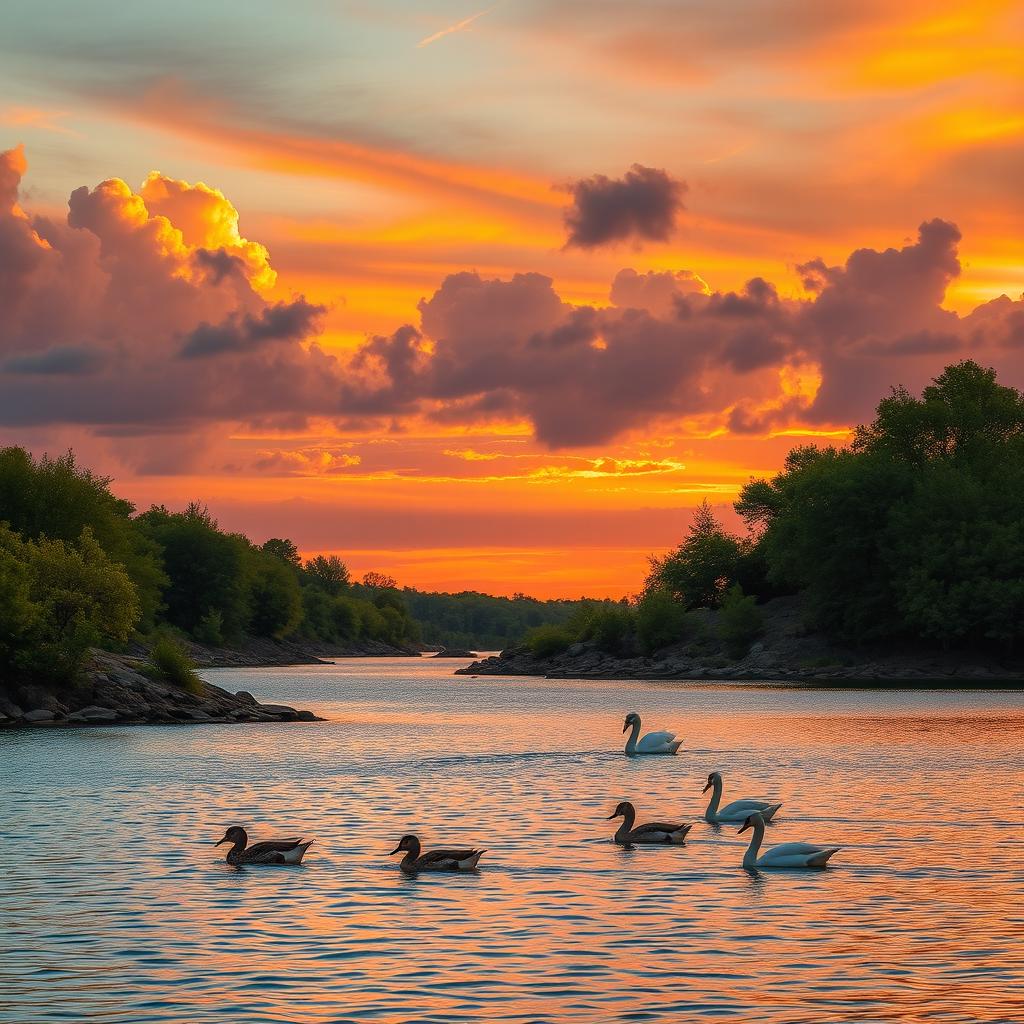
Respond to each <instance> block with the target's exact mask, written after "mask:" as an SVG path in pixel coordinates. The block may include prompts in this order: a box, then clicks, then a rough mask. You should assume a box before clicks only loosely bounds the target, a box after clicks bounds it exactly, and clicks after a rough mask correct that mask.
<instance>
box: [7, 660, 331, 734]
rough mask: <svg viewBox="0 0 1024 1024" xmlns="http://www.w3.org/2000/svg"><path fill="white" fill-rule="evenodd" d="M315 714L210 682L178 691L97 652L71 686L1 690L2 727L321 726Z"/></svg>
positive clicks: (130, 663) (138, 665)
mask: <svg viewBox="0 0 1024 1024" xmlns="http://www.w3.org/2000/svg"><path fill="white" fill-rule="evenodd" d="M318 721H321V719H319V718H318V717H317V716H316V715H314V714H313V713H312V712H311V711H303V710H299V709H296V708H293V707H289V706H286V705H283V704H260V703H258V702H257V700H256V699H255V698H254V697H253V696H252V695H251V694H249V693H246V692H245V691H239V692H238V693H231V692H230V691H228V690H224V689H222V688H221V687H219V686H214V685H213V684H212V683H208V682H206V681H205V680H201V679H197V680H196V682H195V683H194V684H193V685H191V686H189V687H184V686H178V685H175V684H174V683H171V682H168V681H166V680H163V679H159V678H155V677H154V676H153V674H152V673H151V670H150V669H148V666H147V664H146V661H145V660H144V659H142V658H138V657H133V656H131V655H127V654H111V653H110V652H108V651H93V652H91V654H90V657H89V661H88V663H87V664H86V666H85V668H84V671H83V672H82V673H81V676H80V677H79V679H78V680H77V681H76V682H75V683H73V684H70V685H66V686H44V685H41V684H32V683H27V684H22V685H10V684H5V685H3V686H0V727H7V728H18V727H22V728H24V727H41V728H54V727H60V726H91V725H199V724H207V725H211V724H233V723H243V722H318Z"/></svg>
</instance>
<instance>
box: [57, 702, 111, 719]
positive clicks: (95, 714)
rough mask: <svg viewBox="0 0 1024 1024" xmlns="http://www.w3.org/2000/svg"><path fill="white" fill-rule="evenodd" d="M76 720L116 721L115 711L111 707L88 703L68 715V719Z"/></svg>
mask: <svg viewBox="0 0 1024 1024" xmlns="http://www.w3.org/2000/svg"><path fill="white" fill-rule="evenodd" d="M72 720H73V721H76V722H79V721H81V722H116V721H117V712H116V711H114V709H113V708H101V707H97V705H95V704H90V705H89V706H88V707H87V708H81V709H79V710H78V711H76V712H75V713H74V715H68V721H72Z"/></svg>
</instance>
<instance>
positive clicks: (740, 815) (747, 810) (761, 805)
mask: <svg viewBox="0 0 1024 1024" xmlns="http://www.w3.org/2000/svg"><path fill="white" fill-rule="evenodd" d="M709 789H713V790H714V792H713V793H712V794H711V801H710V802H709V803H708V809H707V810H706V811H705V812H704V820H705V821H710V822H716V821H745V820H746V819H747V818H748V817H749V816H750V815H751V814H753V813H754V812H755V811H757V812H758V813H759V814H760V815H761V817H762V818H764V820H765V821H771V820H772V818H773V817H774V816H775V812H776V811H777V810H778V809H779V808H780V807H781V806H782V804H770V803H768V801H767V800H733V802H732V803H731V804H726V805H725V806H724V807H719V806H718V805H719V803H721V800H722V773H721V772H712V773H711V774H710V775H709V776H708V784H707V785H706V786H705V787H704V790H703V791H704V792H705V793H706V792H707V791H708V790H709Z"/></svg>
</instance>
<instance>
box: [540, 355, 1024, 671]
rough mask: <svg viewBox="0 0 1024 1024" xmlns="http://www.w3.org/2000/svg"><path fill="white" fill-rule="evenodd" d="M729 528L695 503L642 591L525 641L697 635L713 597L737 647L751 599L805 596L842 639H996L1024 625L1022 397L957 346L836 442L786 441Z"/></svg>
mask: <svg viewBox="0 0 1024 1024" xmlns="http://www.w3.org/2000/svg"><path fill="white" fill-rule="evenodd" d="M734 508H735V511H736V512H737V514H738V515H739V517H740V519H741V520H742V522H743V523H744V525H745V527H746V533H745V535H741V534H737V533H734V532H732V531H730V530H728V529H726V528H725V526H724V525H723V524H722V523H721V522H720V521H719V520H718V519H717V518H716V517H715V515H714V514H713V512H712V510H711V509H710V508H709V506H708V505H707V503H706V502H705V503H704V504H703V505H702V506H701V508H700V509H698V511H697V515H696V516H695V519H694V521H693V523H692V525H691V526H690V528H689V531H688V534H687V536H686V538H685V539H684V541H683V542H682V543H681V544H680V545H679V546H678V547H677V548H676V549H675V550H674V551H671V552H670V553H669V554H667V555H665V556H664V557H656V558H652V559H651V564H650V572H649V574H648V576H647V579H646V582H645V586H644V589H643V592H642V593H641V594H640V595H639V596H638V597H637V598H635V599H634V600H632V601H626V602H623V603H622V604H621V605H620V606H619V607H618V608H614V609H613V608H595V609H591V611H590V612H588V613H586V614H580V615H577V616H576V617H575V618H573V619H572V620H571V621H570V622H568V623H566V624H565V625H562V626H558V627H541V628H538V629H536V630H534V631H533V632H531V633H530V634H529V635H528V637H527V642H528V643H529V645H530V646H531V647H532V648H533V649H534V651H535V652H536V653H538V654H542V655H543V654H551V653H554V652H556V651H559V650H564V649H566V648H567V647H569V646H570V645H571V644H573V643H574V642H579V641H588V640H589V641H595V642H596V643H597V644H598V645H599V646H601V647H602V648H604V649H605V650H607V651H610V652H615V653H641V652H642V653H653V652H654V651H657V650H658V649H660V648H662V647H665V646H668V645H670V644H673V643H677V642H679V641H681V640H684V639H690V638H693V637H694V636H695V635H699V634H700V632H701V630H702V628H703V627H702V625H701V623H702V622H704V621H706V620H705V619H702V618H701V617H700V616H696V615H695V614H694V612H695V610H697V609H717V615H716V620H717V623H718V630H719V640H720V641H721V643H722V644H723V645H724V647H725V648H726V649H727V650H728V651H729V652H730V653H731V654H732V655H733V656H734V657H739V656H742V654H743V653H744V652H745V651H746V650H747V648H748V647H749V644H750V642H751V641H752V640H753V639H754V638H756V636H757V635H758V634H759V632H760V631H761V628H762V616H761V613H760V610H759V607H758V605H759V604H761V603H763V602H764V601H766V600H769V599H771V598H773V597H778V596H783V595H796V594H799V595H802V597H803V601H802V607H803V609H804V613H805V616H806V618H807V623H808V626H809V627H811V628H813V629H816V630H819V631H820V632H822V633H823V634H825V635H827V636H829V637H831V638H833V639H835V640H837V641H841V642H844V643H849V644H854V645H857V644H863V643H932V644H938V645H940V646H941V647H943V648H953V647H972V648H975V649H978V650H979V651H982V652H984V651H990V652H992V653H996V654H1000V653H1005V652H1009V651H1012V650H1013V649H1014V648H1015V647H1016V646H1017V645H1018V644H1019V642H1020V640H1021V639H1024V512H1022V510H1024V396H1022V395H1021V393H1020V392H1018V391H1016V390H1015V389H1014V388H1012V387H1006V386H1003V385H1001V384H999V382H998V381H997V379H996V373H995V371H994V370H992V369H986V368H984V367H982V366H980V365H979V364H978V363H976V362H974V361H971V360H965V361H963V362H960V363H957V364H955V365H952V366H948V367H946V369H945V370H944V371H943V372H942V373H941V374H940V375H939V376H938V377H936V378H935V380H934V381H933V382H932V383H931V384H930V385H929V386H928V387H926V388H925V389H924V391H923V393H922V394H921V396H920V397H917V396H914V395H911V394H910V393H909V392H908V391H907V390H906V389H904V388H894V389H893V390H892V393H891V394H890V395H889V396H887V397H885V398H883V399H882V400H881V401H880V402H879V403H878V406H877V409H876V413H875V417H874V419H873V421H872V422H871V423H870V424H868V425H862V426H859V427H858V428H857V429H856V430H855V432H854V436H853V439H852V442H851V443H850V444H849V445H848V446H846V447H836V446H825V447H819V446H814V445H805V446H800V447H797V448H795V449H793V450H792V451H791V452H790V453H789V455H788V456H787V458H786V460H785V463H784V465H783V468H782V470H781V471H780V472H779V473H777V474H776V475H775V476H774V477H772V478H771V479H754V480H751V481H750V482H749V483H748V484H747V485H746V486H745V487H743V489H742V490H741V492H740V495H739V498H738V499H737V501H736V502H735V504H734Z"/></svg>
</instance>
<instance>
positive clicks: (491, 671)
mask: <svg viewBox="0 0 1024 1024" xmlns="http://www.w3.org/2000/svg"><path fill="white" fill-rule="evenodd" d="M760 610H761V613H762V615H763V619H764V629H763V632H762V633H761V635H760V636H759V637H758V638H757V639H756V640H755V641H754V642H753V643H752V644H751V645H750V647H749V649H748V650H747V652H746V654H744V655H743V656H742V657H733V656H730V654H729V652H728V650H727V648H726V645H725V644H724V643H723V642H722V641H721V640H720V639H719V637H718V613H717V612H715V611H711V610H709V609H701V610H700V611H699V612H698V613H696V614H695V616H694V618H693V620H692V622H691V627H692V633H691V635H690V636H688V637H687V638H686V639H684V640H681V641H680V642H679V643H676V644H673V645H671V646H669V647H665V648H663V649H662V650H660V651H657V652H655V653H654V654H652V655H646V656H645V655H642V654H639V653H638V652H635V651H628V650H627V651H624V652H621V653H610V652H608V651H603V650H601V649H600V647H599V646H598V645H597V644H596V643H595V642H593V641H589V642H586V643H577V644H573V645H572V646H570V647H569V648H568V649H567V650H565V651H562V652H560V653H557V654H553V655H551V656H548V657H537V656H536V655H534V654H533V653H532V652H531V651H530V649H529V648H528V647H526V646H522V645H521V646H517V647H512V648H509V649H507V650H505V651H502V652H501V654H499V655H497V656H494V657H490V658H484V659H482V660H480V661H475V662H473V664H471V665H468V666H467V667H466V668H462V669H459V670H458V671H457V672H456V674H457V675H524V676H546V677H547V678H550V679H740V680H769V681H772V680H775V681H785V680H795V681H807V682H820V683H822V684H825V685H843V684H845V683H851V684H852V683H878V684H893V685H896V684H910V685H922V684H925V683H928V682H936V683H942V684H945V685H949V684H955V683H958V682H964V683H967V684H969V685H972V686H977V685H979V684H984V683H986V682H990V683H992V684H993V685H1012V684H1014V683H1018V684H1024V659H1020V658H1016V659H1010V658H1006V659H996V658H993V657H992V656H991V655H988V656H983V655H979V654H978V653H977V652H970V651H943V650H941V649H940V648H929V647H927V646H924V645H919V646H914V647H910V646H903V647H896V646H887V647H882V646H869V645H865V646H863V647H858V648H854V647H850V646H842V645H837V644H834V643H832V642H830V641H828V640H827V639H826V638H825V637H823V636H821V635H820V634H817V633H814V632H812V631H810V630H808V628H807V627H806V625H805V616H804V614H803V610H802V608H801V605H800V599H799V598H797V597H785V598H776V599H775V600H774V601H768V602H766V603H765V604H763V605H761V606H760Z"/></svg>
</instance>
